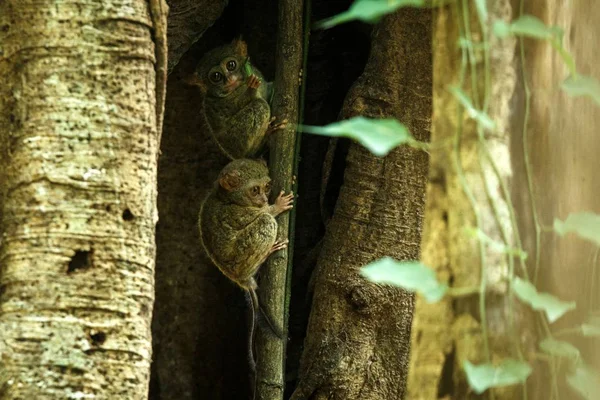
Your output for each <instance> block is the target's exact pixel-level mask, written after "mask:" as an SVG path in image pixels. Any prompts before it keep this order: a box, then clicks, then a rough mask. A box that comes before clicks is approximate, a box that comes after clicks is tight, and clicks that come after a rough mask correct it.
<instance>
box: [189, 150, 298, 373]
mask: <svg viewBox="0 0 600 400" xmlns="http://www.w3.org/2000/svg"><path fill="white" fill-rule="evenodd" d="M270 186H271V178H269V170H268V168H267V165H266V163H265V162H264V161H262V160H250V159H239V160H234V161H232V162H230V163H229V164H227V165H226V166H225V168H223V170H222V171H221V172H220V174H219V177H218V179H217V181H216V182H215V186H214V188H213V189H212V190H211V192H210V193H209V194H208V195H207V197H206V198H205V199H204V201H203V202H202V206H201V207H200V213H199V217H198V228H199V231H200V240H201V242H202V245H203V247H204V250H205V252H206V254H207V255H208V256H209V257H210V259H211V261H212V262H213V263H214V264H215V266H217V268H219V270H221V272H222V273H223V274H224V275H225V276H226V277H228V278H229V279H230V280H231V281H233V282H235V283H236V284H237V285H238V286H239V287H241V288H242V289H244V290H245V291H247V292H248V294H249V295H250V298H251V305H252V321H251V328H250V332H249V341H248V345H249V349H248V351H249V357H250V360H251V362H252V363H253V364H254V362H255V360H254V356H253V337H254V323H255V321H256V318H257V317H258V316H259V314H260V313H261V308H260V305H259V303H258V296H257V295H256V288H257V284H256V280H255V278H254V276H255V275H256V273H257V271H258V269H259V267H260V266H261V264H262V263H264V262H265V261H266V259H267V258H268V257H269V255H271V254H272V253H274V252H275V251H278V250H281V249H285V248H286V247H287V244H288V241H287V240H285V241H277V240H276V239H277V222H276V221H275V217H276V216H277V215H279V214H281V213H283V212H285V211H287V210H290V209H291V208H292V202H293V193H290V194H288V195H284V192H283V191H282V192H281V193H280V194H279V196H278V197H277V199H276V200H275V203H274V204H272V205H269V202H268V196H269V193H270ZM265 319H266V320H267V322H268V318H266V316H265ZM270 325H271V328H272V329H273V333H275V335H280V333H278V332H280V330H279V329H275V328H274V327H273V326H272V324H270ZM251 367H252V368H254V365H251Z"/></svg>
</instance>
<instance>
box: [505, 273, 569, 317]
mask: <svg viewBox="0 0 600 400" xmlns="http://www.w3.org/2000/svg"><path fill="white" fill-rule="evenodd" d="M512 288H513V291H514V292H515V294H516V295H517V297H518V298H519V299H521V301H523V302H525V303H527V304H529V305H530V306H531V307H532V308H533V309H535V310H541V311H544V312H545V313H546V315H547V316H548V320H549V321H550V322H554V321H556V320H557V319H559V318H560V317H562V315H563V314H564V313H566V312H567V311H569V310H573V309H574V308H575V302H573V301H571V302H564V301H561V300H559V299H557V298H556V297H554V296H552V295H550V294H548V293H538V291H537V290H536V288H535V286H533V285H532V284H531V283H529V282H526V281H524V280H523V279H521V278H519V277H517V278H515V279H514V280H513V284H512Z"/></svg>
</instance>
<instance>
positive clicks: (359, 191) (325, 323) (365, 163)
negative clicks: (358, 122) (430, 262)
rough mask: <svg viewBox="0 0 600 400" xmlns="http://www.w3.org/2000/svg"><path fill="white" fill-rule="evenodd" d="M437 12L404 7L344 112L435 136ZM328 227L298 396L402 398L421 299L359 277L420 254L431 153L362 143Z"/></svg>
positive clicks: (388, 24)
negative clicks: (381, 263)
mask: <svg viewBox="0 0 600 400" xmlns="http://www.w3.org/2000/svg"><path fill="white" fill-rule="evenodd" d="M430 25H431V13H430V12H429V11H424V10H416V9H402V10H401V11H399V12H397V13H396V14H394V15H391V16H388V17H386V18H384V20H383V21H382V22H381V23H380V24H378V25H377V26H376V28H375V29H374V32H373V37H372V48H371V55H370V58H369V61H368V63H367V66H366V68H365V71H364V73H363V74H362V76H361V77H360V78H359V80H358V81H357V82H356V84H355V85H354V87H353V88H352V90H351V91H350V92H349V94H348V96H347V97H346V102H345V106H344V109H343V111H342V117H344V118H348V117H352V116H355V115H365V116H369V117H396V118H398V119H399V120H400V121H401V122H403V123H405V124H407V125H408V127H409V128H410V129H411V132H412V133H413V134H414V136H415V137H416V138H418V139H420V140H424V141H426V140H428V136H429V132H428V130H429V121H430V115H431V69H430V68H431V51H430V33H431V32H430ZM346 162H347V167H346V172H345V181H344V184H343V186H342V188H341V192H340V196H339V199H338V203H337V206H336V208H335V212H334V216H333V218H332V220H331V222H330V223H329V225H328V227H327V233H326V236H325V242H324V245H323V250H322V252H321V255H320V259H319V262H318V266H317V271H316V273H317V276H316V287H315V295H314V300H313V308H312V312H311V316H310V322H309V329H308V335H307V338H306V340H305V350H304V353H303V356H302V362H301V367H300V377H299V384H298V387H297V388H296V391H295V392H294V394H293V396H292V399H295V400H299V399H309V398H310V399H344V400H351V399H361V400H365V399H367V400H368V399H401V398H403V396H404V392H405V387H406V374H407V367H408V359H409V342H410V325H411V321H412V312H413V296H412V295H411V294H409V293H407V292H404V291H402V290H399V289H396V288H390V287H381V286H377V285H373V284H370V283H368V282H367V281H365V280H364V279H363V278H361V277H360V276H359V274H358V269H359V267H361V266H362V265H364V264H366V263H368V262H370V261H373V260H375V259H377V258H379V257H381V256H385V255H390V256H393V257H395V258H397V259H401V260H412V259H418V258H419V244H420V233H421V224H422V219H423V207H424V202H425V182H426V177H427V163H428V157H427V155H426V154H425V153H424V152H421V151H418V150H415V149H412V148H408V147H401V148H398V149H396V150H394V151H393V152H392V153H390V154H389V155H388V156H387V157H385V158H377V157H375V156H373V155H372V154H370V153H369V152H368V151H367V150H365V149H364V148H362V147H361V146H359V145H356V144H353V145H352V146H351V148H350V151H349V154H348V157H347V160H346Z"/></svg>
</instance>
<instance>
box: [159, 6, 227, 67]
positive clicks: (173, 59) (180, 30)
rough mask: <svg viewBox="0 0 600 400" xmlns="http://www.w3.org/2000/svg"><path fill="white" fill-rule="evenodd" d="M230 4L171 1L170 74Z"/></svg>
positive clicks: (169, 30) (169, 32)
mask: <svg viewBox="0 0 600 400" xmlns="http://www.w3.org/2000/svg"><path fill="white" fill-rule="evenodd" d="M228 2H229V0H197V1H189V0H170V1H169V7H170V12H169V27H168V30H167V34H168V42H169V64H168V70H169V72H171V71H173V68H175V66H176V65H177V63H178V62H179V60H180V59H181V56H183V54H184V53H185V52H186V51H188V50H189V49H190V47H191V46H192V45H193V44H194V43H196V41H198V39H200V38H201V37H202V35H203V34H204V32H205V31H206V30H207V29H208V28H210V27H211V26H212V24H214V22H215V20H216V19H217V18H219V16H220V15H221V13H222V12H223V9H224V8H225V6H226V5H227V3H228Z"/></svg>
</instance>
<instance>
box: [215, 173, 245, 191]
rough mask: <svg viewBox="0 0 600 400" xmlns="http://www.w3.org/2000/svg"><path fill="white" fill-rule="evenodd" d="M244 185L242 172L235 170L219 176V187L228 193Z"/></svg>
mask: <svg viewBox="0 0 600 400" xmlns="http://www.w3.org/2000/svg"><path fill="white" fill-rule="evenodd" d="M241 184H242V176H241V174H240V171H238V170H237V169H234V170H233V171H229V172H227V173H224V174H223V175H221V176H219V185H221V187H222V188H223V189H225V190H227V191H228V192H231V191H232V190H235V189H237V188H239V187H240V185H241Z"/></svg>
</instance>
